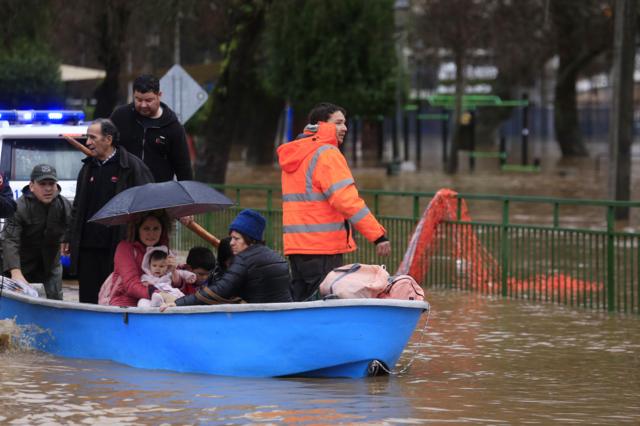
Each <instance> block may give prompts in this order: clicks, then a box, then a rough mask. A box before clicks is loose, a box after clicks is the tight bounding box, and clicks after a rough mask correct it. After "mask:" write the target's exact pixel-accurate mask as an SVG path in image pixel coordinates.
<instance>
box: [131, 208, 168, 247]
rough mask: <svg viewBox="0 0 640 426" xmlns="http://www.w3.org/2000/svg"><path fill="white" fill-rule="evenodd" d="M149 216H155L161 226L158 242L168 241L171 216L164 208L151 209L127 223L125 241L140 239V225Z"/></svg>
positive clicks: (165, 242) (166, 242) (164, 242)
mask: <svg viewBox="0 0 640 426" xmlns="http://www.w3.org/2000/svg"><path fill="white" fill-rule="evenodd" d="M149 217H155V218H156V219H158V221H159V222H160V226H162V234H161V235H160V241H159V242H158V244H165V245H166V244H168V243H169V233H170V232H171V218H170V217H169V215H168V214H167V212H166V211H165V210H153V211H150V212H146V213H143V214H141V215H140V217H138V219H136V220H135V221H133V222H130V223H129V227H128V228H127V241H130V242H134V241H140V233H139V230H140V225H142V223H143V222H144V221H145V220H147V218H149Z"/></svg>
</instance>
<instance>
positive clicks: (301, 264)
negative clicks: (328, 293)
mask: <svg viewBox="0 0 640 426" xmlns="http://www.w3.org/2000/svg"><path fill="white" fill-rule="evenodd" d="M289 265H290V266H291V278H292V280H291V296H292V297H293V301H294V302H302V301H305V300H315V299H317V298H318V297H317V295H316V294H315V293H316V291H317V290H318V287H320V283H321V282H322V280H323V279H324V277H326V276H327V274H328V273H329V272H331V271H332V270H333V269H334V268H338V267H340V266H342V254H330V255H327V254H292V255H289Z"/></svg>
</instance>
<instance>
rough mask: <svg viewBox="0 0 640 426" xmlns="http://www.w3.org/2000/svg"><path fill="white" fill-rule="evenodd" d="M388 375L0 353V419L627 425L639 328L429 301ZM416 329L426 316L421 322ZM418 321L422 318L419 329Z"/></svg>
mask: <svg viewBox="0 0 640 426" xmlns="http://www.w3.org/2000/svg"><path fill="white" fill-rule="evenodd" d="M428 296H429V301H430V302H431V304H432V307H433V312H432V314H431V317H430V319H429V325H428V327H427V329H426V334H425V333H422V332H421V331H422V330H423V326H424V323H422V324H420V325H419V327H418V330H419V331H417V332H416V333H415V334H414V336H413V339H412V342H411V344H410V345H409V347H408V348H407V350H406V351H405V353H404V354H403V357H402V358H401V360H400V363H399V365H398V366H397V368H396V371H399V370H403V367H404V366H406V365H407V364H410V365H411V367H410V368H409V369H408V370H407V371H405V372H403V373H402V374H399V375H394V376H391V377H379V378H373V379H367V380H339V379H334V380H315V379H314V380H312V379H244V378H242V379H240V378H224V377H214V376H206V375H195V374H174V373H168V372H162V371H148V370H138V369H133V368H129V367H125V366H121V365H118V364H114V363H110V362H99V361H84V360H70V359H64V358H57V357H53V356H49V355H45V354H40V353H36V352H25V351H17V352H5V353H0V365H2V368H1V369H0V383H2V385H1V387H0V423H3V424H7V423H11V424H41V423H47V424H51V423H58V424H59V423H90V424H113V423H118V424H256V423H261V424H262V423H264V424H281V423H289V424H428V423H437V424H440V423H455V424H461V423H468V424H522V423H527V424H572V423H586V424H594V423H595V424H620V423H628V424H638V423H639V422H640V355H639V354H640V335H638V333H637V330H638V329H639V326H640V318H638V317H635V316H631V317H624V316H620V315H612V316H610V315H607V314H603V313H594V312H591V311H581V310H579V309H576V308H564V307H562V306H556V305H544V304H537V305H535V304H529V303H526V302H522V301H514V300H504V299H501V298H487V297H481V296H477V295H474V294H469V293H463V292H453V291H452V292H431V293H429V295H428ZM425 319H426V318H425ZM423 321H424V319H423Z"/></svg>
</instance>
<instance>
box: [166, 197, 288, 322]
mask: <svg viewBox="0 0 640 426" xmlns="http://www.w3.org/2000/svg"><path fill="white" fill-rule="evenodd" d="M265 223H266V221H265V219H264V217H262V215H260V213H258V212H256V211H255V210H250V209H245V210H242V211H241V212H240V213H239V214H238V216H236V218H235V219H234V220H233V222H232V223H231V225H230V226H229V235H230V236H231V250H232V251H233V254H234V258H233V263H231V266H229V269H228V270H227V271H226V272H225V273H224V274H223V275H222V276H220V277H219V278H217V279H211V280H210V281H209V282H208V284H207V285H206V286H202V287H201V288H199V289H198V291H197V292H196V293H194V294H190V295H187V296H184V297H181V298H179V299H177V300H176V301H175V302H174V303H171V302H169V303H165V304H163V306H162V307H161V310H164V309H166V308H167V307H170V306H188V305H205V304H208V305H212V304H221V303H242V302H247V303H278V302H291V301H292V299H291V292H290V289H289V287H290V284H291V276H290V274H289V265H288V263H287V261H286V260H285V259H284V258H283V257H282V256H280V255H279V254H278V253H276V252H275V251H273V250H271V249H270V248H268V247H266V246H265V245H264V242H263V232H264V228H265Z"/></svg>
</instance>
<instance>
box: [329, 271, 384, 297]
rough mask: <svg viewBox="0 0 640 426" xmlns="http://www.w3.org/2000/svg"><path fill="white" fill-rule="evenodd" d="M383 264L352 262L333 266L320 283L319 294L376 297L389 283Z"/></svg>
mask: <svg viewBox="0 0 640 426" xmlns="http://www.w3.org/2000/svg"><path fill="white" fill-rule="evenodd" d="M388 279H389V273H388V272H387V270H386V268H385V267H384V265H363V264H360V263H352V264H349V265H344V266H341V267H339V268H335V269H334V270H333V271H331V272H329V273H328V274H327V276H326V277H325V279H324V280H323V281H322V282H321V283H320V295H321V296H323V297H327V296H334V297H337V298H339V299H368V298H376V297H378V294H380V293H381V292H382V291H384V289H385V288H386V287H387V285H388V284H389V282H388Z"/></svg>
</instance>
